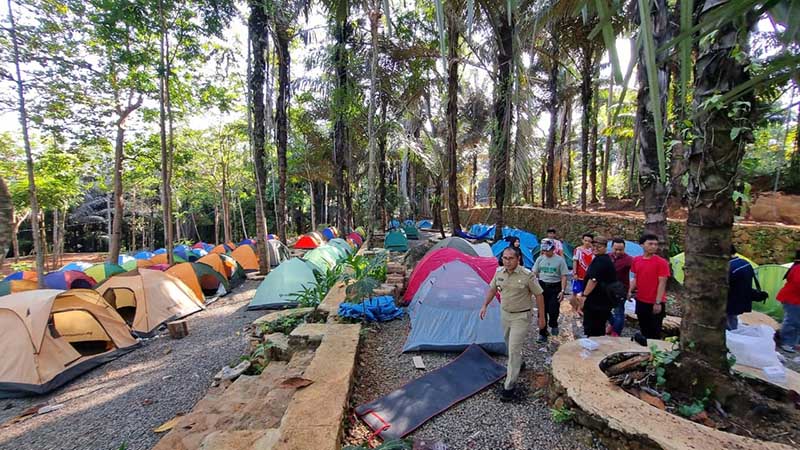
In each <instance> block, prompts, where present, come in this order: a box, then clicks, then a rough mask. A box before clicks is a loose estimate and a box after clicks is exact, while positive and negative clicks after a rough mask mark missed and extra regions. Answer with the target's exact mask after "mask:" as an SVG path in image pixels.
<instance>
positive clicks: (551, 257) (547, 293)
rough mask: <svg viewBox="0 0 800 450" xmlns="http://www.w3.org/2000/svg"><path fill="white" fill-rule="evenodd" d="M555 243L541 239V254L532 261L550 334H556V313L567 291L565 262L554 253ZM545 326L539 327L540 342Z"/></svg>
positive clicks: (544, 336)
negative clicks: (541, 293)
mask: <svg viewBox="0 0 800 450" xmlns="http://www.w3.org/2000/svg"><path fill="white" fill-rule="evenodd" d="M555 251H556V246H555V243H554V242H553V241H552V240H551V239H549V238H547V239H542V254H541V255H539V257H538V258H536V262H535V263H533V269H532V271H533V275H534V276H535V277H536V278H537V279H538V280H539V285H540V286H541V287H542V291H543V295H544V311H545V315H546V317H547V324H548V326H549V327H550V334H552V335H553V336H558V315H559V312H560V307H561V306H560V305H561V300H562V299H563V298H564V295H565V294H567V293H568V291H567V275H568V274H569V269H567V263H566V262H565V261H564V258H563V257H561V256H559V255H556V254H555ZM547 335H548V333H547V327H542V328H539V339H538V342H539V343H540V344H542V343H545V342H547Z"/></svg>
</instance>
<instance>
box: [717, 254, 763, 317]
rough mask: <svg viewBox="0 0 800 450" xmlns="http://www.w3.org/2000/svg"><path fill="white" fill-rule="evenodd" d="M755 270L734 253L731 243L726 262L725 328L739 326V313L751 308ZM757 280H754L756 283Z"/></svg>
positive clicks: (748, 310)
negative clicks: (729, 256) (726, 302)
mask: <svg viewBox="0 0 800 450" xmlns="http://www.w3.org/2000/svg"><path fill="white" fill-rule="evenodd" d="M755 279H756V272H755V270H753V266H751V265H750V263H749V262H747V260H745V259H744V258H740V257H739V256H738V255H737V254H736V247H734V246H733V245H731V260H730V262H729V263H728V305H727V306H726V308H725V315H726V322H727V329H729V330H735V329H737V328H739V314H744V313H746V312H750V311H752V310H753V294H754V292H753V280H755ZM757 282H758V280H756V283H757Z"/></svg>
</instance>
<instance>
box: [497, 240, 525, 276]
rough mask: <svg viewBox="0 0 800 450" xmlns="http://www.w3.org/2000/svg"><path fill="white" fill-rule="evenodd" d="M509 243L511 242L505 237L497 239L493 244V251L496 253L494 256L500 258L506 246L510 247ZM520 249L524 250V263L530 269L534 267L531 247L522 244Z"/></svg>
mask: <svg viewBox="0 0 800 450" xmlns="http://www.w3.org/2000/svg"><path fill="white" fill-rule="evenodd" d="M508 245H509V242H508V241H507V240H505V239H503V240H502V241H497V242H495V243H494V245H492V253H494V256H495V257H496V258H499V257H500V254H502V253H503V250H505V249H506V247H508ZM519 249H520V250H522V265H523V266H525V267H527V268H528V269H530V268H531V267H533V262H534V256H533V253H532V252H531V249H529V248H528V247H524V246H520V247H519Z"/></svg>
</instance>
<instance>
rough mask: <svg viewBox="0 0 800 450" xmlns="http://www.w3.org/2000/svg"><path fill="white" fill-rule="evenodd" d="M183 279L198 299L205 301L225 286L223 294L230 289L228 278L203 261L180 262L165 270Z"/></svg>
mask: <svg viewBox="0 0 800 450" xmlns="http://www.w3.org/2000/svg"><path fill="white" fill-rule="evenodd" d="M164 272H165V273H168V274H170V275H172V276H173V277H175V278H177V279H179V280H181V281H182V282H183V283H184V284H185V285H186V286H187V287H188V288H189V289H191V290H192V292H193V293H194V294H195V297H196V299H197V300H198V301H200V302H202V303H205V301H206V296H207V295H208V296H212V295H215V294H217V293H218V292H219V287H220V285H222V287H223V292H224V293H223V295H224V294H227V293H228V291H230V288H231V285H230V283H228V280H227V279H226V278H225V277H224V276H222V275H220V274H219V273H217V271H216V270H214V269H212V268H211V267H210V266H208V265H206V264H201V263H190V262H185V263H178V264H175V265H174V266H172V267H170V268H168V269H166V270H165V271H164Z"/></svg>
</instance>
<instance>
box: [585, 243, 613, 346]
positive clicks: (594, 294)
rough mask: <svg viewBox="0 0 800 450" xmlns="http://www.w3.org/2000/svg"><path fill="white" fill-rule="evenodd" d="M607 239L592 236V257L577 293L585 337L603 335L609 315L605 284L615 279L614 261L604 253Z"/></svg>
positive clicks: (608, 301)
mask: <svg viewBox="0 0 800 450" xmlns="http://www.w3.org/2000/svg"><path fill="white" fill-rule="evenodd" d="M607 245H608V240H607V239H606V238H604V237H600V236H598V237H596V238H594V242H592V253H594V259H593V260H592V263H591V264H590V265H589V268H588V269H586V276H585V277H584V281H585V283H586V284H585V286H584V288H583V292H580V293H578V301H579V304H581V305H583V306H582V307H581V308H582V309H583V333H584V334H585V335H586V336H587V337H591V336H604V335H605V334H606V322H607V321H608V318H609V317H610V316H611V308H612V306H613V305H612V304H611V299H610V298H609V297H608V295H607V294H606V289H605V288H606V286H608V285H609V284H611V283H613V282H614V281H616V279H617V273H616V271H615V270H614V263H613V262H612V261H611V258H610V257H609V256H608V255H607V254H606V251H607V248H606V246H607Z"/></svg>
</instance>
